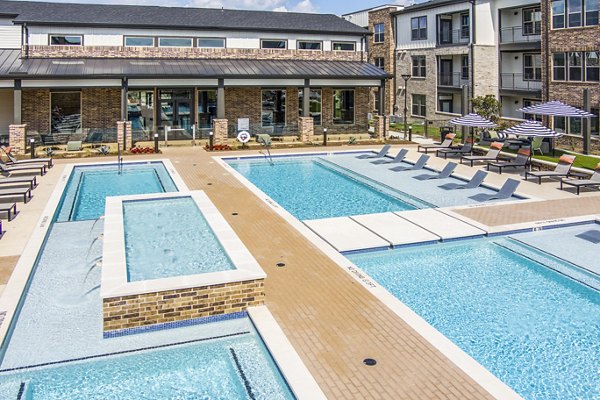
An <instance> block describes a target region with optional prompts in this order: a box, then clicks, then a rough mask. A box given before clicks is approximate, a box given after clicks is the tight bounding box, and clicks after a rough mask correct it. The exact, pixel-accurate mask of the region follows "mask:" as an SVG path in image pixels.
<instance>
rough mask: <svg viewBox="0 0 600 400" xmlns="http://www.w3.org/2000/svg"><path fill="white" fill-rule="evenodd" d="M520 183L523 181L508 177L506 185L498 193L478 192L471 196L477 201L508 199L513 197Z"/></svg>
mask: <svg viewBox="0 0 600 400" xmlns="http://www.w3.org/2000/svg"><path fill="white" fill-rule="evenodd" d="M520 183H521V181H518V180H516V179H507V180H506V182H504V185H502V187H501V188H500V190H498V192H497V193H494V194H485V193H478V194H476V195H474V196H471V197H469V198H470V199H473V200H476V201H488V200H504V199H508V198H510V197H512V195H513V194H514V193H515V191H516V190H517V187H518V186H519V184H520Z"/></svg>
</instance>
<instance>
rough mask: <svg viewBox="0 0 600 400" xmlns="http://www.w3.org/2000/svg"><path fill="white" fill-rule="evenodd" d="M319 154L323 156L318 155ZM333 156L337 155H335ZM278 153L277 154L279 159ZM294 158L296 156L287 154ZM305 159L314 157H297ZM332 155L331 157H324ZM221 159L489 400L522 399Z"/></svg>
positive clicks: (217, 159)
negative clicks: (467, 377)
mask: <svg viewBox="0 0 600 400" xmlns="http://www.w3.org/2000/svg"><path fill="white" fill-rule="evenodd" d="M318 153H321V154H322V153H323V152H318ZM335 153H337V152H335ZM279 154H280V153H278V155H279ZM290 154H298V153H290ZM300 154H304V155H307V156H310V155H314V154H315V153H300ZM328 154H333V153H328ZM255 157H256V156H250V157H235V159H238V160H243V159H244V158H255ZM223 158H225V159H232V157H218V156H215V157H213V159H214V160H215V161H216V162H217V163H218V164H219V165H221V166H222V167H223V168H224V169H225V170H226V171H228V172H229V173H231V174H232V175H233V176H235V177H236V178H237V179H238V180H239V181H240V182H241V183H242V184H243V185H244V186H245V187H246V188H248V190H250V191H251V192H253V193H254V194H255V195H257V196H258V197H259V198H260V199H262V200H263V201H264V202H265V203H266V204H267V206H268V207H270V208H271V209H272V210H273V211H275V212H276V213H277V214H278V215H279V216H281V217H282V218H283V219H284V220H286V222H288V223H289V224H290V225H291V226H293V227H294V228H295V229H296V230H297V231H299V232H300V233H301V234H303V235H304V236H305V237H306V238H307V239H308V240H309V241H310V242H312V243H313V244H314V245H315V246H316V247H317V248H319V249H320V250H321V251H322V252H323V253H325V254H326V255H327V256H329V257H330V258H331V259H332V260H333V261H334V262H336V263H337V264H338V265H339V266H340V267H341V268H342V269H343V270H344V271H346V273H348V274H349V275H350V276H352V277H353V278H354V279H355V280H356V281H357V282H358V283H360V284H361V285H362V286H363V287H364V288H365V289H367V290H368V291H369V292H370V293H372V294H373V295H374V296H375V297H377V298H378V299H379V300H380V301H381V302H382V303H383V304H384V305H385V306H387V307H388V308H389V309H391V310H392V311H393V312H394V313H395V314H396V315H397V316H398V317H400V318H401V319H402V320H404V321H405V322H406V323H407V324H408V325H409V326H410V327H412V328H413V329H414V330H415V331H416V332H418V333H419V334H420V335H421V336H422V337H423V338H425V339H426V340H427V341H428V342H429V343H430V344H431V345H432V346H434V347H435V348H436V349H437V350H438V351H440V352H441V353H442V354H443V355H444V356H446V357H447V358H448V359H449V360H450V361H451V362H453V363H454V364H455V365H456V366H457V367H458V368H460V369H461V370H462V371H463V372H464V373H466V374H467V375H468V376H469V377H471V378H472V379H473V380H474V381H475V382H476V383H478V384H479V385H480V386H481V387H482V388H484V389H485V390H487V391H488V392H489V393H490V394H491V395H492V396H493V397H495V398H498V399H507V400H508V399H522V397H521V396H519V395H518V394H517V393H516V392H515V391H514V390H513V389H512V388H511V387H509V386H508V385H507V384H505V383H504V382H502V381H501V380H500V379H498V377H496V376H495V375H494V374H492V373H491V372H490V371H488V370H487V369H486V368H485V367H483V366H482V365H481V364H479V363H478V362H477V361H475V359H474V358H472V357H471V356H470V355H468V354H467V353H466V352H465V351H464V350H462V349H461V348H460V347H458V346H457V345H455V344H454V343H453V342H452V341H451V340H450V339H448V338H447V337H446V336H444V335H443V334H442V333H440V332H439V331H438V330H437V329H435V328H434V327H433V326H432V325H430V324H429V323H428V322H427V321H425V320H424V319H423V318H422V317H421V316H419V315H418V314H417V313H415V312H414V311H413V310H411V309H410V308H409V307H408V306H406V305H405V304H404V303H402V302H401V301H400V300H399V299H397V298H396V297H395V296H393V295H392V294H391V293H390V292H388V291H387V289H385V288H384V287H382V286H380V285H379V284H378V283H376V282H375V281H373V280H372V279H371V278H370V277H369V276H368V275H367V274H366V273H365V272H364V271H362V270H361V269H360V268H358V267H357V266H356V265H354V264H353V263H352V262H351V261H349V260H348V259H347V258H346V257H344V256H343V255H342V254H340V253H339V252H338V251H336V250H335V249H334V248H333V247H332V246H331V245H329V244H328V243H327V242H325V241H324V240H323V239H322V238H321V237H320V236H319V235H317V234H316V233H314V232H313V231H312V230H311V229H310V228H308V227H307V226H306V225H305V224H304V223H302V222H301V221H300V220H298V219H297V218H296V217H294V216H293V215H292V214H290V213H289V212H288V211H287V210H286V209H284V208H283V207H281V206H280V205H279V204H277V202H275V200H273V199H271V198H270V197H269V196H268V195H267V194H265V193H264V192H263V191H262V190H260V189H258V188H257V187H256V186H254V184H252V182H250V181H249V180H247V179H246V178H245V177H244V176H243V175H241V174H240V173H238V172H237V171H236V170H235V169H234V168H233V167H231V166H230V165H229V164H227V162H226V161H224V160H223Z"/></svg>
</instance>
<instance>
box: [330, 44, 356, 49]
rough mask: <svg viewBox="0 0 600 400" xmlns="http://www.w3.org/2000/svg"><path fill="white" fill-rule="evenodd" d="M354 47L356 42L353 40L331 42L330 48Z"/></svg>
mask: <svg viewBox="0 0 600 400" xmlns="http://www.w3.org/2000/svg"><path fill="white" fill-rule="evenodd" d="M355 47H356V43H354V42H332V43H331V48H332V49H333V50H341V51H354V49H355Z"/></svg>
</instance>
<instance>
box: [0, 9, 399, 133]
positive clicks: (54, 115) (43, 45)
mask: <svg viewBox="0 0 600 400" xmlns="http://www.w3.org/2000/svg"><path fill="white" fill-rule="evenodd" d="M369 36H370V35H369V32H368V31H367V30H366V29H364V28H361V27H358V26H356V25H354V24H352V23H350V22H348V21H345V20H344V19H342V18H340V17H337V16H335V15H322V14H301V13H278V12H263V11H242V10H222V9H199V8H171V7H152V6H122V5H101V4H70V3H45V2H16V1H0V49H2V50H0V105H1V107H0V132H7V131H8V129H9V125H15V126H16V125H26V126H27V129H28V130H29V131H30V132H31V131H37V132H38V133H39V134H40V135H41V137H42V140H43V139H44V138H48V137H50V138H51V139H52V140H54V139H56V136H60V135H74V134H78V135H81V136H83V137H86V135H87V136H90V135H94V134H97V133H98V132H107V131H111V130H115V126H116V122H117V121H121V120H128V121H131V125H132V128H133V130H134V131H135V132H138V133H141V134H146V135H147V134H151V133H154V132H163V131H164V130H165V128H166V127H170V128H178V130H179V131H182V132H184V133H188V134H189V132H190V131H191V130H192V127H193V126H195V127H196V128H197V130H198V131H199V132H205V133H207V132H208V131H209V130H217V129H218V130H219V131H223V130H225V131H226V134H228V135H229V136H233V135H235V133H236V131H237V129H238V128H240V127H241V128H244V129H248V128H249V129H250V130H251V132H252V133H261V132H264V133H274V134H295V133H297V132H298V131H299V130H302V129H304V128H306V127H307V126H309V127H310V128H311V129H317V130H321V129H323V128H328V129H329V131H330V132H334V133H346V132H347V133H358V132H365V131H366V130H367V128H368V121H367V113H368V112H369V111H370V110H369V105H368V103H369V92H370V89H371V88H372V87H382V85H384V83H385V80H386V79H387V78H388V74H387V73H386V72H384V71H383V70H381V69H380V68H377V67H375V66H374V65H371V64H369V63H368V62H367V58H366V53H365V50H366V43H367V41H368V38H369ZM299 124H301V125H303V126H299Z"/></svg>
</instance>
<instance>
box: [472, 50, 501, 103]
mask: <svg viewBox="0 0 600 400" xmlns="http://www.w3.org/2000/svg"><path fill="white" fill-rule="evenodd" d="M473 53H474V54H473V59H474V60H475V65H474V66H473V75H474V76H473V81H474V82H475V88H474V93H475V96H476V97H477V96H486V95H489V94H491V95H493V96H495V97H496V98H497V99H499V93H498V84H499V82H500V80H499V76H498V49H497V48H496V46H482V45H475V46H473Z"/></svg>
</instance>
